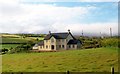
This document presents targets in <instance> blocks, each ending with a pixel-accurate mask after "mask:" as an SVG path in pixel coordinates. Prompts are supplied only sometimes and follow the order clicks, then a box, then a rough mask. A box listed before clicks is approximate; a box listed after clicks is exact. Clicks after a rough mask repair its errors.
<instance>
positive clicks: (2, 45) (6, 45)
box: [0, 44, 20, 49]
mask: <svg viewBox="0 0 120 74" xmlns="http://www.w3.org/2000/svg"><path fill="white" fill-rule="evenodd" d="M18 45H20V44H0V47H2V48H6V49H10V48H11V47H12V48H15V47H17V46H18Z"/></svg>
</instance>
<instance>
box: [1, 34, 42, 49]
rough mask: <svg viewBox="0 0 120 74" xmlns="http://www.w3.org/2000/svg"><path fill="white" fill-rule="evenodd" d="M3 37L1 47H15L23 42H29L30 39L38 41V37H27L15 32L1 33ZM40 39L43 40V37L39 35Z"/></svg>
mask: <svg viewBox="0 0 120 74" xmlns="http://www.w3.org/2000/svg"><path fill="white" fill-rule="evenodd" d="M0 36H1V37H2V38H1V39H2V41H0V47H1V46H2V49H3V48H6V49H10V48H11V47H12V48H15V47H16V46H18V45H20V44H22V43H27V42H28V41H33V42H35V43H37V38H38V37H25V38H22V37H21V36H19V35H15V34H0ZM38 40H43V37H39V38H38Z"/></svg>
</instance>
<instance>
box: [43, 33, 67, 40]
mask: <svg viewBox="0 0 120 74" xmlns="http://www.w3.org/2000/svg"><path fill="white" fill-rule="evenodd" d="M68 35H69V33H68V32H66V33H51V34H48V35H47V36H46V37H45V38H44V39H45V40H48V39H50V38H51V37H52V36H53V37H54V38H55V39H66V38H67V36H68Z"/></svg>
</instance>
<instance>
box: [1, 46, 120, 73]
mask: <svg viewBox="0 0 120 74" xmlns="http://www.w3.org/2000/svg"><path fill="white" fill-rule="evenodd" d="M112 66H114V68H115V72H118V48H115V47H106V48H105V47H104V48H92V49H82V50H67V51H60V52H45V53H44V52H41V53H16V54H4V55H2V71H3V72H46V71H47V72H66V71H67V70H69V71H72V72H110V71H111V67H112Z"/></svg>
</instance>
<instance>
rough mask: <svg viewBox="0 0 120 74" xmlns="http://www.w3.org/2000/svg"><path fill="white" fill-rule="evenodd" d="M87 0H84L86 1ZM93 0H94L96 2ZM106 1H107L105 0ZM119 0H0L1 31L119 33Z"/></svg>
mask: <svg viewBox="0 0 120 74" xmlns="http://www.w3.org/2000/svg"><path fill="white" fill-rule="evenodd" d="M83 1H84V2H83ZM93 1H94V2H93ZM103 1H104V2H103ZM117 1H118V0H81V1H79V0H76V2H75V1H74V2H73V1H71V2H70V1H69V2H68V0H64V2H63V1H61V0H52V1H51V2H50V0H45V1H44V2H43V1H41V0H0V32H1V33H48V31H51V32H66V31H67V30H68V29H70V30H71V32H72V33H74V34H81V32H82V30H83V32H84V33H86V34H91V35H92V34H97V35H99V34H100V32H101V33H102V34H109V29H110V27H111V28H112V32H113V34H117V33H118V3H117Z"/></svg>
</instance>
